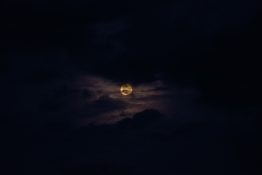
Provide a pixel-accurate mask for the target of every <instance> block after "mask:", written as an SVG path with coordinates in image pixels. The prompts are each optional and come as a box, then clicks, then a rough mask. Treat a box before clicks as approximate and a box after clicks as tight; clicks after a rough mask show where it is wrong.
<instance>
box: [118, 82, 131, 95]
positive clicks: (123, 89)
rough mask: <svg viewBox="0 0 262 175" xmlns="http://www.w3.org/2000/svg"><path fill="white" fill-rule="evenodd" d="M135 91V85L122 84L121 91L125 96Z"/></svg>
mask: <svg viewBox="0 0 262 175" xmlns="http://www.w3.org/2000/svg"><path fill="white" fill-rule="evenodd" d="M132 92H133V87H132V86H131V85H130V84H128V83H127V84H122V85H121V86H120V93H121V94H122V95H124V96H127V95H130V94H132Z"/></svg>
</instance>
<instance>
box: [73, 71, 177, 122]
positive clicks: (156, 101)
mask: <svg viewBox="0 0 262 175" xmlns="http://www.w3.org/2000/svg"><path fill="white" fill-rule="evenodd" d="M123 83H126V82H123ZM120 85H121V83H119V82H114V81H111V80H108V79H105V78H103V77H99V76H95V75H83V76H81V77H80V78H79V79H78V80H77V81H76V83H75V84H74V86H75V88H76V89H79V90H85V91H87V92H88V94H90V98H85V99H84V98H78V100H79V101H80V102H79V103H77V104H80V105H81V107H80V108H78V109H83V110H84V111H85V112H84V113H83V114H82V115H81V117H80V119H79V123H80V125H86V124H88V123H98V124H101V123H114V122H117V121H119V120H121V119H124V118H130V117H132V116H133V115H134V114H135V113H137V112H141V111H143V110H145V109H156V110H159V111H161V112H162V113H164V114H168V112H169V109H168V108H169V107H168V105H167V103H168V102H169V99H170V96H173V95H174V92H173V91H171V89H170V88H168V87H167V86H166V85H165V83H164V82H162V81H161V80H156V81H153V82H151V83H144V84H138V85H133V88H134V92H133V94H131V95H129V96H123V95H121V93H120V91H119V88H120Z"/></svg>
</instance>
